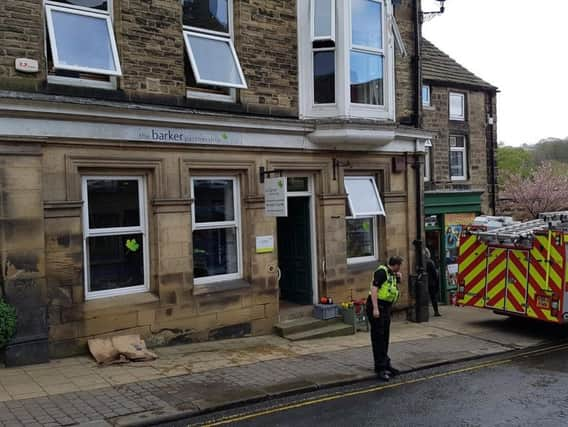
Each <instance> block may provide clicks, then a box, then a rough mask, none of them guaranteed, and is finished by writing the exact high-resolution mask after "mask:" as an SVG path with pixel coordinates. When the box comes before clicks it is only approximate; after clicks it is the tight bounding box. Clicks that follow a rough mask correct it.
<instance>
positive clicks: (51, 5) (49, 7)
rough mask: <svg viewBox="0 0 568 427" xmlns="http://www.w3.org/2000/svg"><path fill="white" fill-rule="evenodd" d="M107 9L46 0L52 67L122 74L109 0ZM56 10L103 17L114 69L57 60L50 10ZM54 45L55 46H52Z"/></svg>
mask: <svg viewBox="0 0 568 427" xmlns="http://www.w3.org/2000/svg"><path fill="white" fill-rule="evenodd" d="M108 7H109V10H108V11H106V12H105V11H102V10H98V9H89V8H85V7H78V6H73V5H64V4H63V3H53V2H49V1H46V2H45V14H46V22H47V31H48V33H49V39H50V46H49V48H50V49H51V56H52V58H53V67H54V68H55V69H60V70H69V71H77V72H84V73H92V74H99V75H103V76H109V77H113V76H114V77H119V76H122V68H121V65H120V57H119V55H118V46H117V44H116V38H115V36H114V28H113V24H112V16H111V13H110V11H111V10H112V3H111V0H109V3H108ZM53 11H58V12H62V13H70V14H74V15H81V16H88V17H92V18H97V19H104V20H105V22H106V25H107V30H108V35H109V40H110V45H111V52H112V56H113V60H114V64H115V67H116V70H115V71H109V70H104V69H98V68H89V67H78V66H69V65H63V64H61V63H60V62H59V54H58V50H57V39H56V37H55V29H54V28H53V18H52V12H53ZM54 46H55V48H53V47H54Z"/></svg>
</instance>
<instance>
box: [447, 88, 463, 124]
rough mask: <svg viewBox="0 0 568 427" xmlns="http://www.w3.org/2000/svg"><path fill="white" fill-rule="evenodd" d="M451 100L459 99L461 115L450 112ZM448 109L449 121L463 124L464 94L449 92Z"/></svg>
mask: <svg viewBox="0 0 568 427" xmlns="http://www.w3.org/2000/svg"><path fill="white" fill-rule="evenodd" d="M452 98H461V105H462V113H461V114H455V113H454V112H452ZM448 109H449V114H450V120H454V121H459V122H463V121H465V94H464V93H459V92H450V93H449V96H448Z"/></svg>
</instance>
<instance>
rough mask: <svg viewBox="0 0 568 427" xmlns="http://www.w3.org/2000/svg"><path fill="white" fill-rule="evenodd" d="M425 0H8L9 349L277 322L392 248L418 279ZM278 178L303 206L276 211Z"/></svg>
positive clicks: (178, 335) (4, 239) (5, 230)
mask: <svg viewBox="0 0 568 427" xmlns="http://www.w3.org/2000/svg"><path fill="white" fill-rule="evenodd" d="M393 3H395V5H393ZM419 13H420V12H419V1H417V0H400V1H396V2H391V1H390V0H345V1H333V0H327V1H319V0H313V1H308V0H300V1H297V2H296V1H289V2H283V1H280V0H278V1H277V0H184V1H181V2H180V1H179V0H150V1H148V0H3V1H2V2H0V187H1V188H2V198H1V199H0V207H1V210H0V212H1V219H2V221H1V223H0V253H1V254H2V257H1V262H2V289H3V294H4V296H5V297H6V299H7V300H8V301H9V302H11V303H12V304H13V305H15V306H16V307H17V309H18V313H19V329H18V334H17V336H16V337H15V339H14V340H13V343H12V344H11V345H10V347H9V348H8V350H7V359H8V360H9V361H10V363H25V362H29V361H34V360H40V359H42V358H45V357H47V353H48V352H49V355H50V356H51V357H57V356H64V355H70V354H74V353H79V352H84V351H85V349H86V342H87V340H88V339H89V338H90V337H97V336H107V335H109V334H114V333H121V334H122V333H139V334H141V335H142V336H143V337H145V338H146V339H147V340H148V341H149V342H150V343H151V344H155V345H158V344H167V343H178V342H194V341H202V340H208V339H217V338H225V337H239V336H244V335H251V334H253V335H259V334H267V333H270V332H271V331H272V328H273V326H274V324H275V323H276V322H277V321H278V319H279V317H280V316H281V315H282V311H283V310H284V309H285V308H286V307H290V306H293V305H294V304H296V305H298V304H303V305H308V306H309V305H312V304H314V303H315V302H317V301H318V300H319V298H320V297H321V296H332V297H333V298H334V299H335V300H336V301H341V300H345V299H347V298H349V297H351V296H353V297H364V296H365V295H366V294H367V290H368V285H369V277H370V275H371V273H372V271H373V270H374V268H375V267H376V263H377V260H381V261H382V260H385V259H386V257H387V255H391V254H392V255H394V254H398V255H402V256H403V257H404V258H405V259H406V260H407V262H406V263H405V265H404V277H405V281H404V283H408V279H409V276H410V275H411V274H413V273H414V272H415V270H416V268H417V266H416V256H415V245H414V242H415V241H416V242H418V245H419V244H420V241H421V240H422V239H423V232H422V229H423V227H422V226H421V223H422V219H421V216H422V215H421V205H422V203H421V200H420V197H421V193H422V174H423V172H422V170H421V160H422V159H423V152H424V144H425V141H426V140H428V139H429V134H428V133H425V132H423V131H422V130H420V126H419V123H420V122H419V118H420V114H421V107H420V102H421V101H420V95H421V94H420V88H421V80H420V77H419V70H418V69H417V68H416V65H415V64H416V63H417V62H416V56H417V54H418V52H419V51H420V24H419V22H420V20H419V19H418V17H419ZM263 172H270V173H263ZM268 178H280V180H279V182H278V183H279V184H280V185H281V186H282V187H285V186H287V192H286V196H285V199H286V200H287V205H288V206H287V207H288V215H287V216H285V217H274V216H268V215H267V214H266V213H265V208H266V206H265V197H264V194H265V184H264V183H266V182H267V181H266V180H265V179H268ZM276 191H277V192H278V189H276ZM347 192H349V194H347ZM411 304H412V300H411V298H410V296H409V292H408V289H407V287H405V288H404V289H403V294H402V298H401V300H400V302H399V307H400V308H401V309H405V308H407V307H409V306H410V305H411Z"/></svg>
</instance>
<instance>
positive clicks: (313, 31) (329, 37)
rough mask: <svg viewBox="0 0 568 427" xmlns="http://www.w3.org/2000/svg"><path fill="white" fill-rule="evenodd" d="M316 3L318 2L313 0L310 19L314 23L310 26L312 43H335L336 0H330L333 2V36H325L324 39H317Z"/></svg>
mask: <svg viewBox="0 0 568 427" xmlns="http://www.w3.org/2000/svg"><path fill="white" fill-rule="evenodd" d="M316 1H317V0H313V1H310V19H311V21H312V23H311V25H310V31H311V39H312V42H313V41H327V40H330V41H335V26H336V23H335V9H336V6H335V0H330V2H331V18H330V19H331V34H330V35H329V36H327V37H326V36H323V37H316V35H315V33H316V27H315V19H316V7H315V5H316Z"/></svg>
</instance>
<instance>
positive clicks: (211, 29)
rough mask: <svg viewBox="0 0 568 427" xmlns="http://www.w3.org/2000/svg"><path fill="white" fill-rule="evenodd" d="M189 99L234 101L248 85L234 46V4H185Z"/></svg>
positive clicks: (216, 0)
mask: <svg viewBox="0 0 568 427" xmlns="http://www.w3.org/2000/svg"><path fill="white" fill-rule="evenodd" d="M182 8H183V38H184V42H185V47H186V53H187V59H186V77H187V85H188V93H187V94H188V96H189V97H198V98H205V99H211V100H218V101H234V100H235V99H236V97H235V94H236V92H235V89H236V88H246V87H247V84H246V81H245V77H244V75H243V71H242V69H241V65H240V62H239V58H238V56H237V52H236V51H235V46H234V44H233V23H232V19H233V18H232V16H233V2H232V0H183V1H182Z"/></svg>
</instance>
